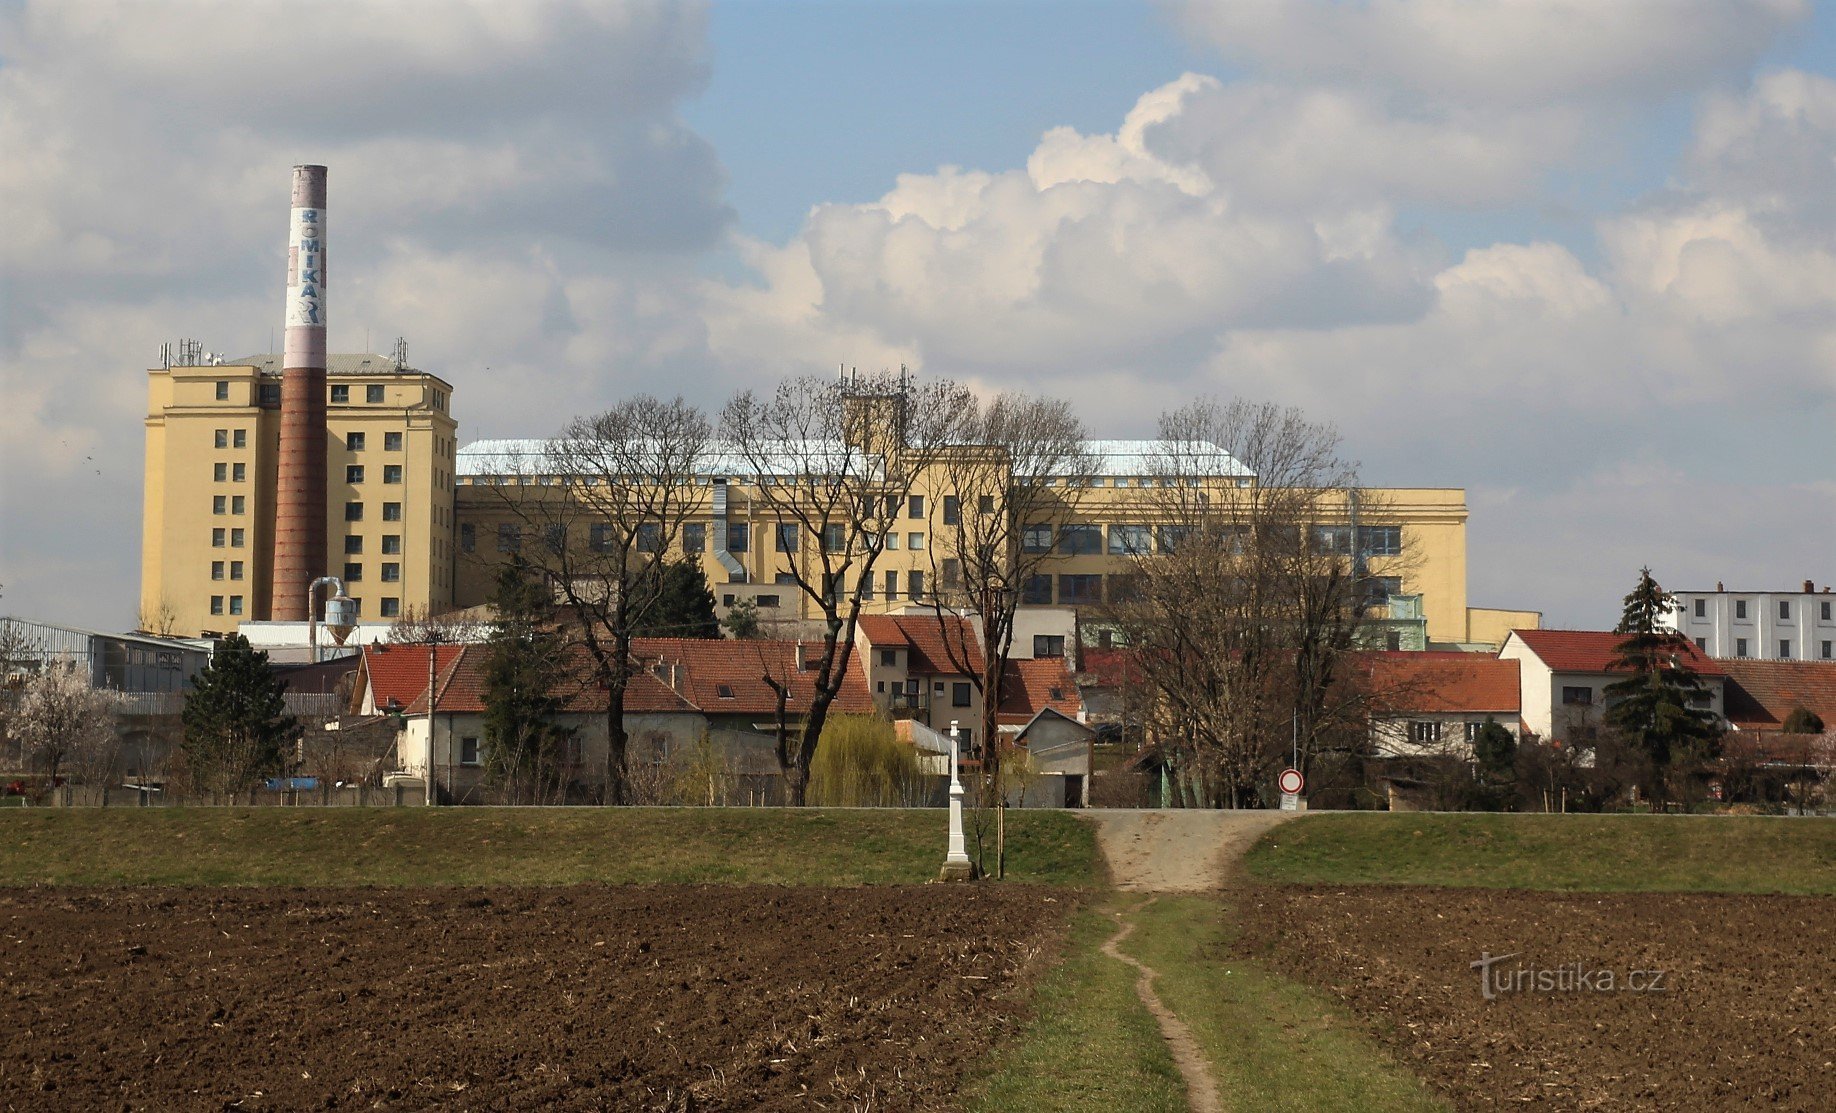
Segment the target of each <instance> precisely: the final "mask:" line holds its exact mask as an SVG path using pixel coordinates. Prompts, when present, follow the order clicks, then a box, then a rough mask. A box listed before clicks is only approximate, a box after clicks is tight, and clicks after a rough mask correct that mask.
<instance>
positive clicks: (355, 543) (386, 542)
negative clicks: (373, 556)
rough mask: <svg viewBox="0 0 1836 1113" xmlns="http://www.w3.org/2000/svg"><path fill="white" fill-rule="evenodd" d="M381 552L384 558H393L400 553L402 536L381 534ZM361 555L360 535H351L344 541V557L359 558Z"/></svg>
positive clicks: (361, 543) (361, 538)
mask: <svg viewBox="0 0 1836 1113" xmlns="http://www.w3.org/2000/svg"><path fill="white" fill-rule="evenodd" d="M382 551H383V555H384V556H393V555H396V554H398V553H400V552H401V551H402V535H401V534H399V533H385V534H383V538H382ZM362 553H363V535H362V534H357V533H353V534H351V535H349V536H348V537H346V538H345V539H344V555H345V556H360V555H362Z"/></svg>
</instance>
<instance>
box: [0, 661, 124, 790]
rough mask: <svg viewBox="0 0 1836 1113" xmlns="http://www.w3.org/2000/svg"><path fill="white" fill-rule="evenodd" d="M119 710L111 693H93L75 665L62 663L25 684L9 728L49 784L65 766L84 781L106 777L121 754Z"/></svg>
mask: <svg viewBox="0 0 1836 1113" xmlns="http://www.w3.org/2000/svg"><path fill="white" fill-rule="evenodd" d="M119 704H120V698H119V697H118V696H116V695H115V693H113V692H108V691H104V690H101V689H97V688H92V687H91V686H90V684H89V678H88V677H87V676H84V675H83V671H82V670H81V669H80V668H79V667H78V666H77V665H76V663H75V662H71V661H61V662H57V663H55V664H53V665H51V666H50V667H49V668H47V669H45V670H44V671H43V672H41V673H39V674H38V675H36V676H34V677H32V679H31V680H29V681H27V682H26V685H25V690H24V692H23V693H22V694H21V696H20V700H19V706H18V709H17V711H16V712H15V713H14V717H13V724H12V725H13V729H14V730H15V731H17V732H18V734H19V738H20V740H21V741H22V742H23V743H24V745H25V749H26V752H27V753H28V754H29V755H31V758H32V761H33V763H34V764H36V765H38V766H40V767H41V768H43V769H44V771H45V775H46V776H47V777H49V778H50V779H51V780H52V781H53V782H55V781H56V780H57V778H58V776H59V774H60V773H62V772H64V771H65V769H66V766H68V767H69V771H71V772H74V773H76V774H77V775H79V776H81V777H84V778H85V779H89V778H97V777H106V776H107V775H108V774H109V773H110V772H112V771H113V768H114V765H115V761H116V758H117V757H118V756H119V754H120V750H121V746H120V741H119V739H118V738H117V736H116V734H115V711H116V708H117V707H118V706H119Z"/></svg>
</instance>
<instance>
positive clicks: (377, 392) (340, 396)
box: [331, 383, 383, 406]
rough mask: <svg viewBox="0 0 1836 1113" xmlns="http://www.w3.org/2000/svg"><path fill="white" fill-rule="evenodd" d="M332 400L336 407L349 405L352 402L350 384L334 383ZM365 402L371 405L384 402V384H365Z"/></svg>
mask: <svg viewBox="0 0 1836 1113" xmlns="http://www.w3.org/2000/svg"><path fill="white" fill-rule="evenodd" d="M331 400H332V405H334V406H346V405H349V404H350V401H351V385H350V384H349V383H333V384H332V388H331ZM363 400H364V401H365V402H368V403H369V404H370V405H376V404H378V403H380V402H381V401H382V400H383V387H382V384H380V383H367V384H365V385H364V388H363Z"/></svg>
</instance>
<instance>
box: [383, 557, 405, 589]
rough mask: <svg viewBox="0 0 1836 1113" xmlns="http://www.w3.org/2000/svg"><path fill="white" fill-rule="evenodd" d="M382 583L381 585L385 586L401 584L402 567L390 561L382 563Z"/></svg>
mask: <svg viewBox="0 0 1836 1113" xmlns="http://www.w3.org/2000/svg"><path fill="white" fill-rule="evenodd" d="M382 581H383V583H386V584H398V583H401V582H402V566H401V565H400V564H397V563H396V562H395V561H392V560H385V561H383V566H382Z"/></svg>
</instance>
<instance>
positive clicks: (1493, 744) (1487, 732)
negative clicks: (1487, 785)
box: [1473, 715, 1517, 780]
mask: <svg viewBox="0 0 1836 1113" xmlns="http://www.w3.org/2000/svg"><path fill="white" fill-rule="evenodd" d="M1473 758H1474V759H1475V760H1476V761H1478V762H1479V768H1480V769H1482V770H1484V771H1485V773H1486V775H1487V776H1488V777H1489V778H1492V779H1495V780H1509V779H1510V778H1511V775H1512V773H1513V772H1514V771H1515V770H1516V768H1517V739H1516V738H1515V737H1513V736H1512V734H1511V732H1510V731H1509V730H1507V729H1505V728H1504V727H1502V726H1499V725H1498V721H1497V720H1496V719H1493V718H1492V717H1491V716H1490V715H1487V716H1486V717H1485V725H1484V726H1482V727H1480V728H1479V734H1478V736H1477V737H1475V738H1474V739H1473Z"/></svg>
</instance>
